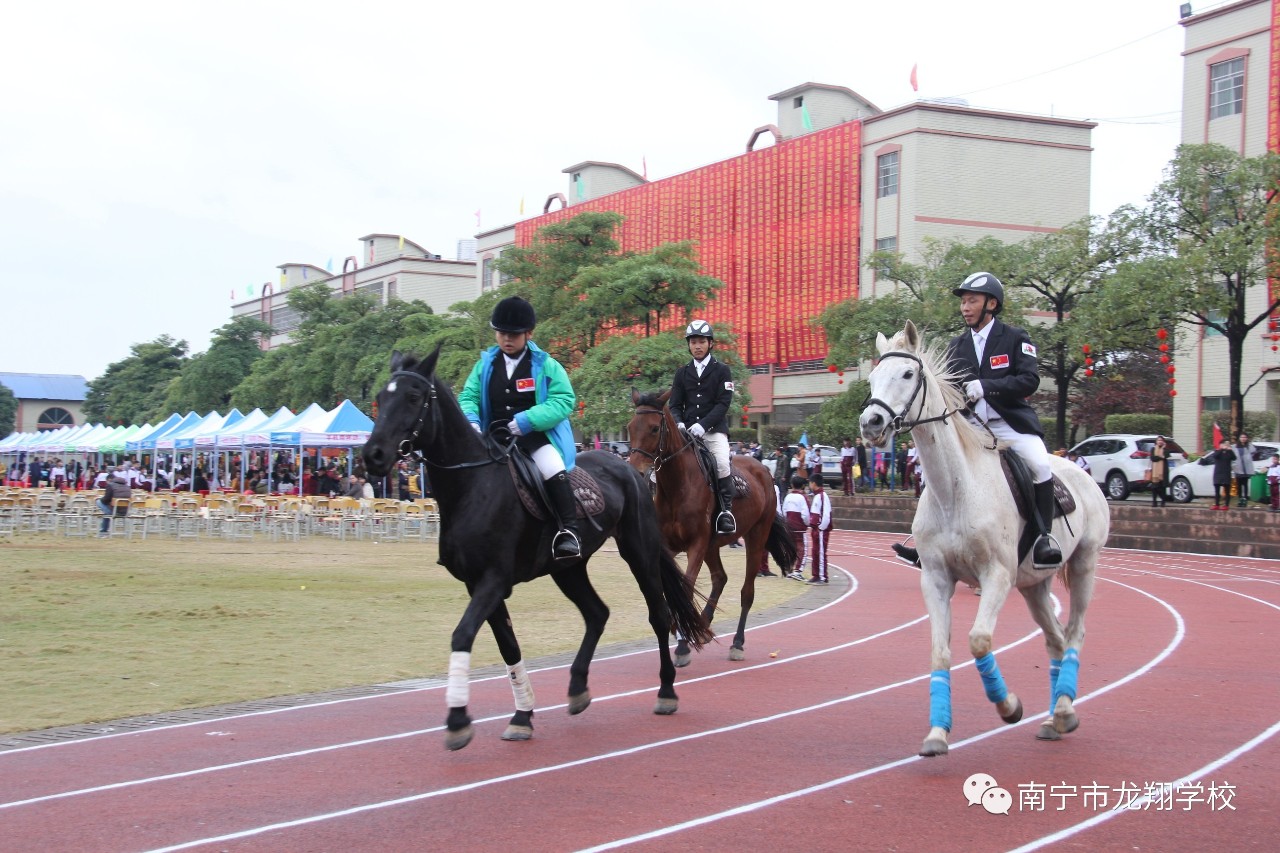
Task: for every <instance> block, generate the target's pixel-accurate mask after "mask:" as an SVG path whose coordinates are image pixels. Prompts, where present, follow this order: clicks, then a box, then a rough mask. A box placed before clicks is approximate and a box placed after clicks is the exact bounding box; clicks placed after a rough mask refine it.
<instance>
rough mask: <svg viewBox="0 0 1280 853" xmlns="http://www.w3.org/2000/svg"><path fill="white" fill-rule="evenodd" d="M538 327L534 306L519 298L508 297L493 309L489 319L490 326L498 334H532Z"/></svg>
mask: <svg viewBox="0 0 1280 853" xmlns="http://www.w3.org/2000/svg"><path fill="white" fill-rule="evenodd" d="M536 325H538V319H537V317H535V316H534V313H533V306H532V305H530V304H529V302H528V301H527V300H525V299H522V298H520V297H519V296H508V297H507V298H506V299H504V300H502V301H501V302H499V303H498V304H497V305H495V306H494V307H493V314H492V315H491V316H490V317H489V326H490V327H491V328H492V329H494V330H495V331H498V332H510V333H513V334H515V333H519V332H532V331H533V327H534V326H536Z"/></svg>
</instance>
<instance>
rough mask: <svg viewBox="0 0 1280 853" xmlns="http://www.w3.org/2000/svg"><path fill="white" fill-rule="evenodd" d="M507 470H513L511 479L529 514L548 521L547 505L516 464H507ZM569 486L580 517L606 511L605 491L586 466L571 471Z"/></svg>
mask: <svg viewBox="0 0 1280 853" xmlns="http://www.w3.org/2000/svg"><path fill="white" fill-rule="evenodd" d="M507 470H509V471H510V472H511V480H512V482H514V483H515V485H516V494H518V495H519V496H520V503H522V504H524V508H525V509H527V510H529V514H530V515H532V516H533V517H534V518H536V519H538V520H539V521H546V520H547V519H548V518H550V515H549V514H548V512H547V509H546V507H544V506H543V505H542V502H541V501H540V500H538V498H537V496H535V495H534V493H533V492H532V491H530V490H529V487H528V486H526V485H525V483H524V482H523V481H522V480H521V479H520V474H519V472H518V471H517V470H516V466H515V465H514V464H509V465H507ZM569 486H570V487H571V488H572V489H573V496H574V498H575V500H574V505H575V506H576V508H577V515H578V518H586V517H587V516H590V515H599V514H600V513H602V512H604V493H603V492H601V491H600V484H599V483H597V482H596V478H595V477H592V476H591V475H590V474H588V473H587V471H586V470H585V469H584V468H581V467H575V468H574V469H573V470H572V471H570V472H569Z"/></svg>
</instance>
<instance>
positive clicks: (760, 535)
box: [627, 391, 797, 666]
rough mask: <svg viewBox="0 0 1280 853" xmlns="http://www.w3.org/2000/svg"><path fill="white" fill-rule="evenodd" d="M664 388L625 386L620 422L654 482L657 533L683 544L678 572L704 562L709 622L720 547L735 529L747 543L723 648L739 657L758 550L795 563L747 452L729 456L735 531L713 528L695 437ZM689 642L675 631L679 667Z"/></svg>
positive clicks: (637, 461) (636, 460) (787, 564)
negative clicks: (739, 483) (736, 491)
mask: <svg viewBox="0 0 1280 853" xmlns="http://www.w3.org/2000/svg"><path fill="white" fill-rule="evenodd" d="M669 396H671V392H670V391H664V392H663V393H661V394H645V395H640V394H637V393H636V392H634V391H632V392H631V403H632V405H633V406H635V414H634V415H633V416H632V418H631V423H630V424H629V425H628V426H627V432H628V434H629V436H630V440H631V456H630V462H631V464H632V466H633V467H635V468H636V469H637V470H639V471H640V472H642V473H645V474H648V472H649V470H650V469H652V470H653V472H654V476H653V480H654V482H655V483H656V489H655V492H654V503H655V504H656V505H657V508H658V522H659V523H660V524H661V526H662V537H663V540H664V541H665V543H666V545H667V547H668V548H670V549H671V550H672V551H674V552H677V553H679V552H681V551H683V552H684V553H685V554H686V555H687V556H688V565H686V566H685V577H687V578H688V579H689V581H690V583H693V582H695V581H697V579H698V572H699V571H701V569H702V563H703V561H704V560H705V561H706V563H707V565H708V566H710V567H711V592H710V594H709V595H708V596H707V604H706V607H705V608H704V610H703V615H704V616H705V617H706V620H707V623H708V624H710V622H711V619H712V616H713V615H714V614H715V609H716V603H717V602H719V600H720V593H721V592H723V591H724V586H725V583H726V581H728V575H727V574H725V570H724V564H723V563H721V562H720V549H721V548H722V547H723V546H725V545H728V544H729V543H730V542H732V541H733V540H735V539H737V538H738V537H739V536H741V537H742V541H743V542H744V543H746V546H747V572H746V577H745V578H743V580H742V613H741V615H740V616H739V617H738V631H737V633H736V634H734V637H733V645H732V646H730V648H729V660H745V655H744V653H743V643H744V634H745V632H746V627H747V615H748V614H749V613H750V612H751V605H752V604H753V603H754V602H755V599H756V573H757V572H758V571H760V570H761V569H763V568H765V567H766V566H767V557H766V554H771V555H772V556H773V559H774V561H775V562H777V564H778V565H779V566H780V567H781V568H782V574H783V576H784V577H785V576H786V574H787V573H788V572H790V571H792V569H794V568H795V565H796V560H797V555H796V549H795V545H794V544H793V543H792V541H791V535H790V534H789V533H788V532H787V528H786V525H785V524H783V522H782V520H781V519H780V518H779V517H778V513H777V505H778V495H777V493H776V492H774V490H773V478H772V477H770V476H769V471H768V470H767V469H766V468H765V467H764V466H763V465H761V464H760V462H759V461H757V460H755V459H752V458H751V457H749V456H735V457H733V459H732V460H731V464H732V469H733V473H734V474H736V475H737V476H739V477H741V478H742V479H743V480H744V481H745V482H746V484H747V493H746V495H744V496H741V497H737V498H735V499H734V502H733V516H734V518H735V519H737V522H738V532H737V533H734V534H731V535H728V536H724V535H719V536H718V535H716V533H715V528H714V525H713V523H712V520H713V518H714V516H715V514H716V508H717V507H716V499H715V495H714V494H713V493H712V491H711V485H710V483H709V482H708V480H707V475H706V474H705V473H703V470H702V466H701V465H699V464H698V459H697V456H696V444H695V440H694V439H693V438H691V437H689V435H688V434H687V433H681V432H680V430H679V428H678V427H677V426H676V421H675V418H673V417H672V416H671V409H670V408H668V407H667V405H666V403H667V398H668V397H669ZM688 663H689V647H688V644H687V643H686V642H685V639H684V637H683V636H680V637H679V638H678V640H677V644H676V666H687V665H688Z"/></svg>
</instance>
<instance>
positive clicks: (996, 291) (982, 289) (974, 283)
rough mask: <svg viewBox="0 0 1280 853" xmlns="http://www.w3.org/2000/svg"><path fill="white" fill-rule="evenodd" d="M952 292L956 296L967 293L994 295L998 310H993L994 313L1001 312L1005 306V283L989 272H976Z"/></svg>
mask: <svg viewBox="0 0 1280 853" xmlns="http://www.w3.org/2000/svg"><path fill="white" fill-rule="evenodd" d="M951 292H952V293H953V294H954V295H956V296H964V295H965V294H966V293H985V294H986V295H987V296H994V297H995V298H996V310H995V311H993V312H991V313H992V314H999V313H1000V309H1001V308H1003V307H1004V285H1003V284H1001V283H1000V279H998V278H996V277H995V276H993V275H992V274H991V273H989V272H976V273H974V274H973V275H971V276H969V277H968V278H966V279H965V280H964V283H963V284H961V285H960V286H959V287H957V288H956V289H955V290H953V291H951Z"/></svg>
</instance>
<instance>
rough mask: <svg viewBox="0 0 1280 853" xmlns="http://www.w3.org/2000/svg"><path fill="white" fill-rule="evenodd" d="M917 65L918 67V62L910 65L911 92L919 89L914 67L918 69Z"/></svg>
mask: <svg viewBox="0 0 1280 853" xmlns="http://www.w3.org/2000/svg"><path fill="white" fill-rule="evenodd" d="M919 67H920V63H918V62H917V63H916V64H915V65H912V66H911V91H913V92H919V91H920V81H919V80H918V79H916V69H918V68H919Z"/></svg>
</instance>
